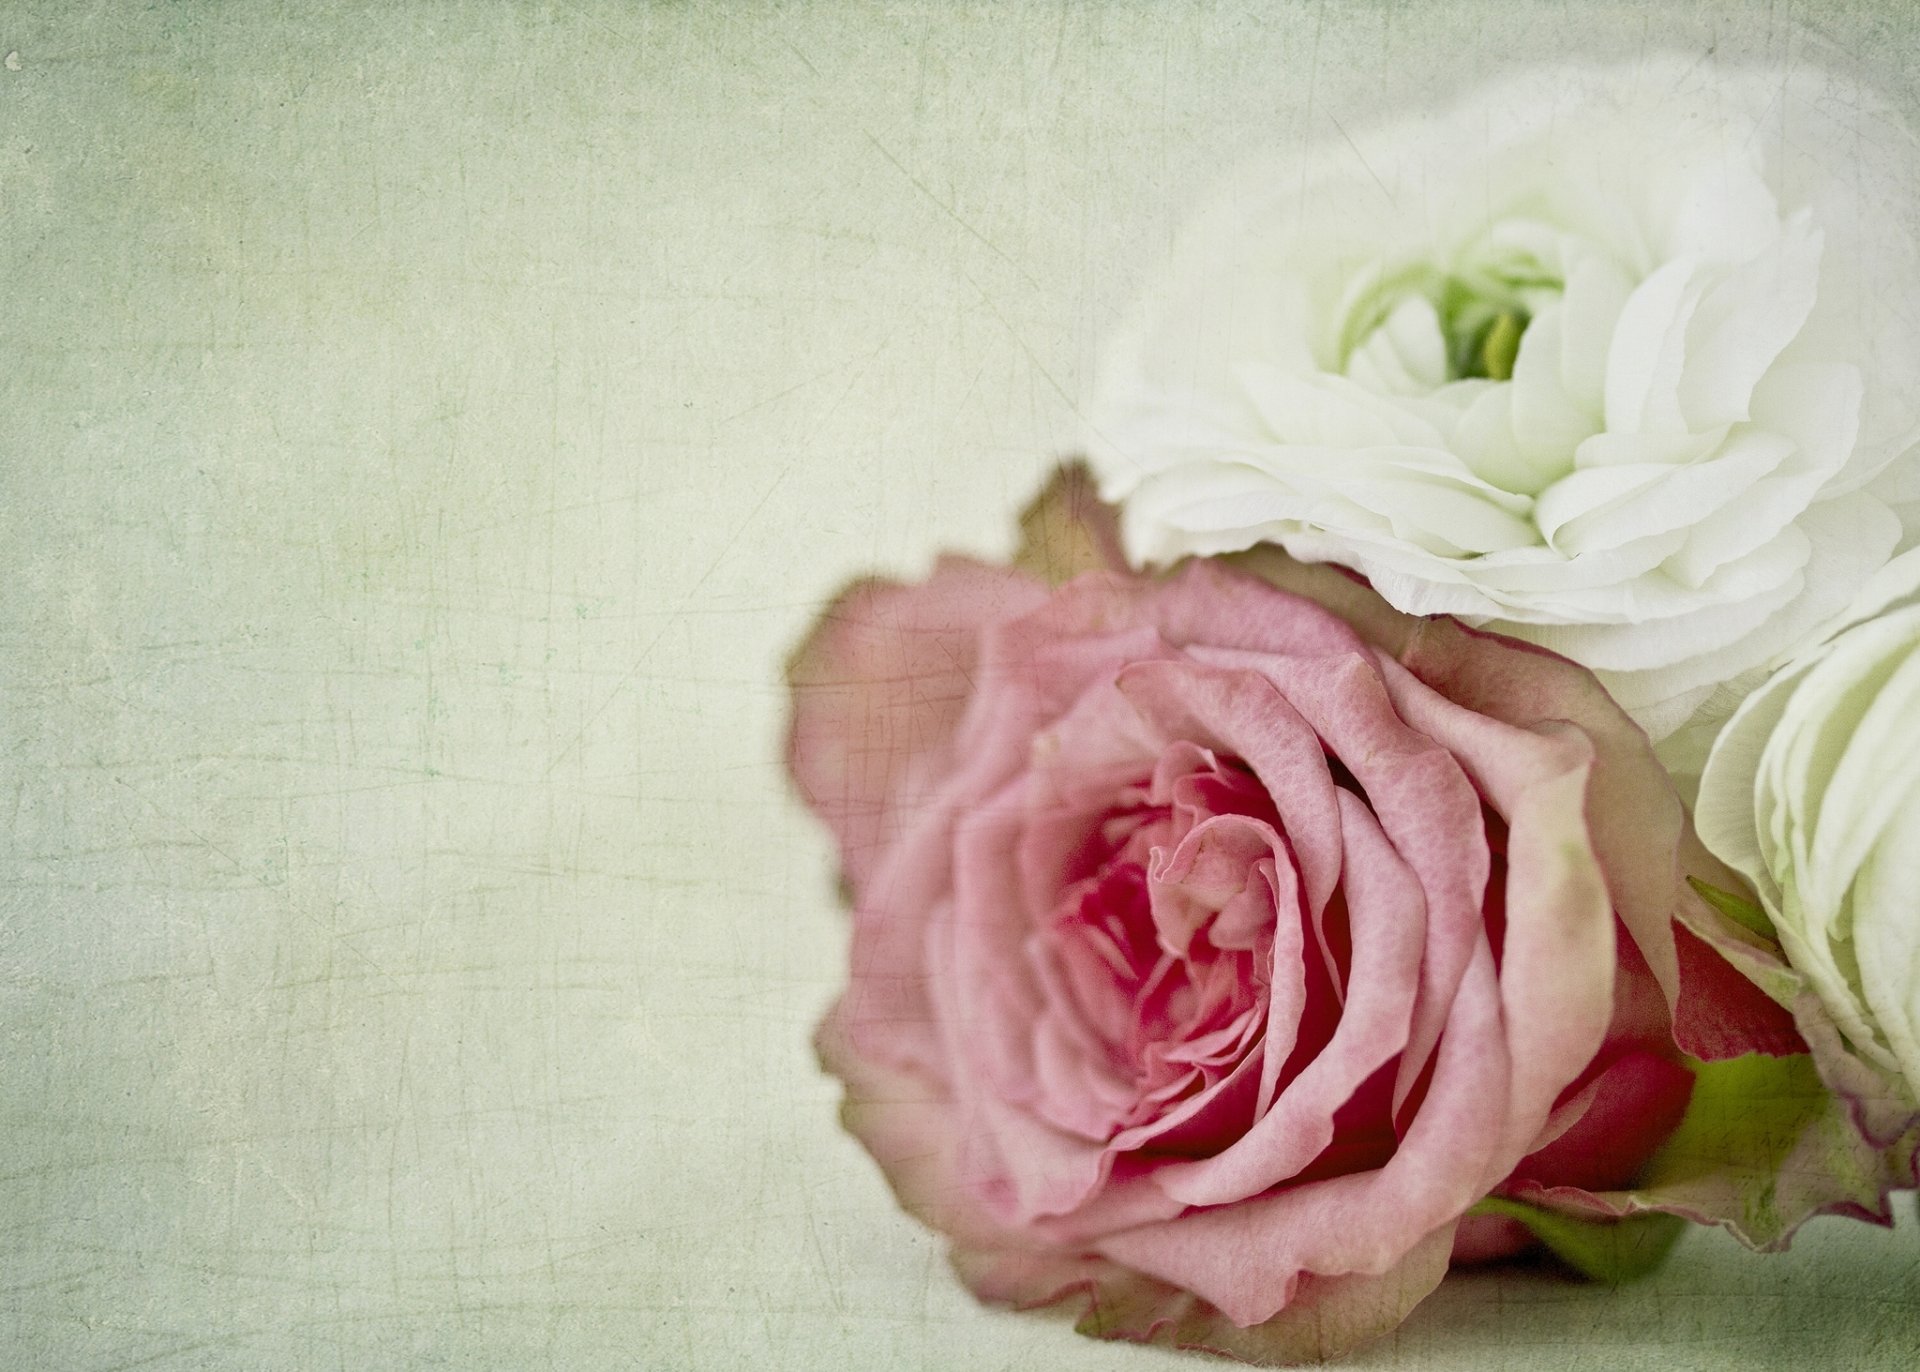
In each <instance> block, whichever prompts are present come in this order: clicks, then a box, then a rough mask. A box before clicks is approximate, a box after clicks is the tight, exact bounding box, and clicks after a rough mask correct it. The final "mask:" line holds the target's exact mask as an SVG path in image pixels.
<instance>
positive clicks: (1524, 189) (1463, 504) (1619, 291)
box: [1088, 59, 1920, 738]
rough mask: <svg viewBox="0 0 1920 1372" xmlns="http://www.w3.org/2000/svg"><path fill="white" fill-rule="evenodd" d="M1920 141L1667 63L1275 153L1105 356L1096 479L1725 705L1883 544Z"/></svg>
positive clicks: (1554, 74)
mask: <svg viewBox="0 0 1920 1372" xmlns="http://www.w3.org/2000/svg"><path fill="white" fill-rule="evenodd" d="M1914 152H1915V150H1914V145H1913V140H1912V138H1911V136H1910V135H1909V134H1908V133H1906V132H1905V130H1904V129H1903V128H1902V127H1901V126H1900V125H1899V124H1898V123H1897V122H1896V121H1894V120H1893V119H1891V118H1890V117H1889V116H1888V115H1887V114H1885V112H1884V111H1883V110H1882V109H1881V108H1880V107H1879V106H1877V105H1875V104H1873V102H1872V101H1871V99H1870V98H1869V97H1868V96H1867V95H1866V94H1865V93H1864V92H1861V91H1859V90H1856V89H1852V88H1850V87H1847V86H1845V85H1844V84H1842V83H1840V82H1838V81H1836V80H1834V79H1832V78H1828V77H1823V76H1821V75H1818V74H1816V73H1813V72H1809V71H1800V70H1795V71H1772V72H1760V71H1732V72H1729V71H1722V70H1716V69H1715V67H1714V66H1713V64H1712V63H1711V62H1710V61H1709V62H1702V63H1693V64H1688V63H1686V62H1682V61H1680V60H1678V59H1659V60H1655V61H1650V62H1647V63H1642V64H1640V65H1637V66H1630V67H1613V68H1587V67H1562V68H1553V69H1547V70H1537V71H1533V72H1531V73H1528V74H1526V75H1524V76H1521V77H1519V78H1517V79H1513V80H1510V81H1508V82H1506V83H1504V84H1501V85H1498V86H1495V87H1492V88H1490V89H1486V90H1483V91H1481V92H1479V93H1478V94H1476V95H1474V96H1473V97H1471V98H1470V99H1468V100H1467V101H1466V102H1465V103H1464V104H1461V105H1460V106H1458V107H1457V108H1455V109H1453V110H1452V111H1451V112H1450V113H1447V114H1444V115H1441V116H1438V117H1433V116H1429V117H1423V118H1420V119H1416V120H1412V121H1409V122H1406V123H1402V124H1399V125H1396V126H1392V127H1388V128H1384V129H1381V130H1378V131H1376V132H1374V133H1371V134H1356V135H1355V136H1354V137H1353V138H1352V139H1351V141H1349V140H1348V139H1346V138H1345V137H1344V136H1343V137H1340V138H1336V139H1334V140H1333V141H1332V142H1331V143H1329V144H1327V145H1326V146H1323V147H1321V148H1318V149H1315V150H1313V151H1311V152H1309V153H1307V154H1305V155H1303V156H1302V157H1300V158H1295V159H1291V160H1282V161H1280V162H1277V163H1272V164H1268V165H1265V166H1262V167H1259V168H1257V169H1255V170H1253V171H1252V172H1250V173H1249V174H1247V175H1245V176H1243V177H1242V178H1240V179H1237V180H1236V181H1235V182H1234V183H1233V184H1232V185H1231V186H1230V187H1229V188H1228V190H1227V192H1226V194H1224V195H1223V196H1222V198H1221V199H1220V200H1219V201H1218V202H1217V204H1215V205H1214V206H1213V207H1212V208H1211V210H1209V211H1207V212H1205V213H1203V214H1202V215H1201V216H1200V217H1199V219H1198V220H1197V221H1196V223H1195V224H1194V225H1193V226H1192V227H1191V229H1190V231H1189V232H1188V234H1187V236H1186V238H1185V239H1184V241H1183V243H1182V245H1181V247H1180V248H1179V249H1178V251H1177V252H1176V254H1175V259H1174V262H1173V264H1172V269H1171V271H1170V272H1169V274H1168V276H1167V278H1166V279H1165V280H1164V281H1163V282H1162V283H1161V285H1160V286H1159V287H1158V288H1157V289H1155V290H1154V291H1153V292H1152V293H1151V294H1150V295H1149V297H1148V298H1147V299H1146V300H1145V301H1144V302H1143V305H1142V307H1141V308H1140V310H1139V311H1138V314H1137V317H1136V318H1135V319H1134V321H1133V322H1132V324H1131V325H1130V326H1129V327H1127V328H1126V329H1125V330H1123V331H1122V333H1121V335H1120V336H1119V337H1117V338H1116V339H1115V340H1114V342H1113V344H1112V346H1111V347H1110V349H1109V351H1108V353H1107V355H1106V357H1105V359H1104V362H1103V366H1102V369H1101V373H1100V377H1099V381H1098V384H1097V386H1096V392H1095V395H1094V397H1093V400H1092V402H1091V405H1090V407H1089V411H1088V419H1089V434H1088V446H1089V449H1090V451H1091V454H1092V457H1093V460H1094V463H1095V466H1096V468H1097V470H1098V472H1099V474H1100V478H1101V484H1102V493H1103V494H1104V495H1105V496H1106V497H1107V498H1108V499H1111V500H1117V501H1123V502H1124V505H1125V530H1126V536H1127V539H1128V543H1129V548H1130V551H1131V552H1132V554H1133V555H1134V556H1135V557H1136V558H1138V559H1140V560H1142V561H1146V562H1168V561H1172V560H1174V559H1176V558H1178V557H1181V556H1183V555H1187V554H1205V553H1220V552H1229V551H1233V550H1237V549H1241V548H1246V547H1249V546H1251V545H1253V544H1255V543H1260V542H1271V543H1277V544H1280V545H1281V546H1283V547H1284V548H1285V549H1286V550H1287V551H1288V552H1290V553H1292V554H1293V555H1294V556H1295V557H1299V558H1302V559H1305V560H1309V561H1332V562H1340V563H1344V564H1346V565H1348V566H1351V567H1354V568H1356V569H1358V570H1359V571H1361V572H1363V573H1365V574H1366V576H1367V577H1368V578H1369V579H1370V580H1371V581H1372V582H1373V584H1374V586H1375V587H1376V588H1377V589H1378V590H1379V591H1380V592H1381V593H1382V594H1384V595H1385V596H1386V598H1387V599H1388V600H1390V601H1392V602H1393V604H1394V605H1396V606H1397V607H1399V608H1400V609H1402V610H1407V611H1410V612H1412V613H1415V614H1433V613H1441V612H1444V613H1449V614H1454V615H1459V616H1461V617H1462V618H1464V619H1467V620H1469V621H1470V622H1473V623H1477V624H1483V625H1487V626H1489V627H1492V628H1495V629H1498V630H1499V631H1501V632H1503V633H1508V634H1514V635H1516V636H1519V637H1522V638H1527V639H1530V640H1532V641H1533V642H1536V643H1539V644H1542V645H1544V646H1546V647H1548V648H1552V649H1554V650H1555V651H1558V652H1561V653H1563V654H1565V655H1567V656H1569V657H1572V658H1574V659H1576V660H1577V661H1580V662H1583V663H1585V664H1587V665H1588V666H1590V667H1593V668H1594V669H1595V670H1597V671H1598V672H1599V674H1600V676H1601V678H1602V679H1603V680H1604V681H1605V682H1606V684H1607V685H1608V687H1609V688H1610V689H1611V690H1612V691H1613V692H1614V694H1615V696H1616V697H1617V698H1618V699H1619V700H1620V702H1621V703H1622V704H1623V705H1625V706H1626V707H1627V708H1628V710H1629V711H1630V712H1631V713H1632V714H1633V715H1634V717H1635V718H1636V719H1638V720H1639V721H1640V722H1641V723H1642V724H1643V725H1644V726H1646V728H1647V729H1648V731H1649V732H1650V733H1652V734H1653V735H1654V736H1655V737H1656V738H1659V737H1662V736H1665V735H1667V734H1670V733H1672V732H1673V731H1674V730H1676V729H1677V728H1679V727H1680V726H1681V725H1682V724H1684V723H1686V722H1688V721H1689V720H1690V719H1693V718H1695V717H1696V716H1699V717H1702V718H1708V717H1711V718H1715V719H1719V718H1724V717H1725V715H1726V714H1727V713H1728V711H1729V710H1730V709H1731V704H1732V702H1733V701H1734V700H1737V699H1738V691H1739V690H1740V689H1741V688H1743V687H1744V686H1746V685H1749V684H1751V681H1752V678H1753V677H1754V676H1755V675H1757V669H1759V668H1761V667H1762V665H1763V664H1765V663H1768V662H1769V661H1772V660H1777V659H1778V658H1780V657H1781V656H1783V655H1785V654H1787V653H1789V652H1790V651H1792V649H1793V648H1794V647H1795V646H1796V645H1798V644H1799V643H1800V642H1802V641H1803V640H1804V639H1805V637H1806V635H1807V634H1808V633H1809V632H1810V631H1811V630H1812V629H1813V627H1814V626H1816V625H1817V624H1819V623H1820V622H1822V621H1823V620H1826V619H1828V618H1829V617H1831V616H1832V615H1834V614H1835V613H1837V612H1838V611H1839V610H1840V609H1841V608H1842V607H1844V606H1845V605H1846V603H1847V601H1848V599H1849V598H1850V597H1851V596H1852V594H1853V593H1854V591H1855V590H1856V589H1857V588H1858V587H1859V586H1860V584H1861V583H1862V582H1863V581H1864V580H1865V579H1866V578H1867V576H1869V575H1870V574H1871V573H1872V572H1873V571H1874V570H1875V569H1876V568H1878V567H1879V566H1880V565H1882V564H1883V563H1884V562H1885V561H1886V559H1887V558H1888V557H1889V556H1890V555H1891V554H1892V552H1893V551H1894V548H1895V546H1896V544H1897V542H1898V541H1899V539H1900V538H1901V528H1900V520H1899V519H1898V518H1897V517H1896V516H1895V515H1894V513H1893V512H1892V511H1891V509H1890V508H1889V505H1888V503H1887V499H1888V498H1900V499H1904V498H1908V497H1909V496H1910V495H1912V494H1915V493H1916V492H1912V491H1906V490H1904V489H1903V490H1890V489H1889V488H1888V487H1887V486H1886V485H1885V484H1884V481H1885V480H1886V479H1888V478H1894V479H1897V480H1910V479H1911V473H1909V472H1907V471H1905V470H1904V469H1906V468H1911V467H1912V466H1914V465H1915V464H1914V462H1911V461H1909V462H1904V463H1898V464H1896V459H1899V458H1901V457H1903V456H1904V455H1906V454H1908V452H1909V450H1910V449H1912V448H1913V446H1914V443H1915V439H1916V435H1917V434H1920V395H1917V392H1920V251H1916V246H1915V239H1914V232H1913V230H1914V226H1915V219H1916V214H1917V212H1916V208H1915V204H1914V200H1915V188H1916V184H1920V176H1916V173H1915V171H1914V168H1915V166H1916V164H1920V159H1917V158H1916V157H1915V156H1914ZM1883 474H1884V476H1883ZM1876 478H1882V481H1883V484H1882V485H1880V486H1872V485H1870V483H1873V482H1874V481H1875V479H1876ZM1883 497H1885V498H1883ZM1743 674H1745V677H1744V679H1743ZM1717 687H1723V688H1724V689H1722V690H1721V691H1720V695H1719V698H1718V699H1717V700H1716V699H1710V698H1712V697H1714V695H1715V691H1716V688H1717Z"/></svg>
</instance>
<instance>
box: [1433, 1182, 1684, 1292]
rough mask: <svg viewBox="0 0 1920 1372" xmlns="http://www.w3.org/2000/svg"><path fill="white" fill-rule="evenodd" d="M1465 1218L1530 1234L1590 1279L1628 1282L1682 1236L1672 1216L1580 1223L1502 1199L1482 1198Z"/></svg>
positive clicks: (1678, 1222) (1659, 1260) (1575, 1218)
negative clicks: (1515, 1225)
mask: <svg viewBox="0 0 1920 1372" xmlns="http://www.w3.org/2000/svg"><path fill="white" fill-rule="evenodd" d="M1467 1213H1468V1214H1469V1215H1500V1216H1502V1217H1504V1218H1506V1219H1510V1220H1518V1221H1519V1222H1520V1223H1521V1224H1524V1225H1526V1227H1527V1228H1528V1229H1530V1230H1532V1231H1533V1236H1534V1237H1535V1238H1537V1239H1539V1240H1540V1242H1541V1243H1543V1244H1545V1245H1546V1246H1547V1249H1548V1251H1549V1252H1551V1253H1552V1254H1553V1255H1554V1256H1555V1257H1556V1258H1558V1259H1560V1261H1561V1262H1564V1263H1565V1264H1567V1266H1569V1267H1571V1268H1573V1269H1574V1271H1576V1272H1578V1273H1579V1274H1580V1275H1581V1276H1583V1277H1589V1278H1591V1279H1592V1280H1594V1281H1603V1282H1625V1281H1633V1280H1635V1279H1637V1278H1640V1277H1644V1276H1646V1275H1647V1274H1648V1273H1650V1272H1653V1271H1654V1270H1655V1269H1657V1268H1658V1267H1659V1266H1660V1265H1661V1264H1662V1263H1664V1262H1665V1261H1666V1260H1667V1255H1668V1254H1669V1253H1671V1252H1672V1251H1673V1246H1674V1244H1676V1243H1677V1242H1679V1240H1680V1235H1681V1234H1683V1233H1685V1232H1686V1228H1687V1222H1686V1221H1685V1220H1683V1219H1681V1218H1680V1217H1679V1216H1678V1215H1665V1214H1660V1213H1658V1212H1654V1211H1648V1212H1645V1213H1642V1214H1637V1215H1628V1216H1625V1217H1624V1218H1621V1219H1617V1220H1614V1219H1583V1218H1581V1217H1579V1216H1577V1215H1567V1214H1562V1213H1561V1212H1559V1211H1557V1210H1549V1209H1546V1208H1545V1207H1544V1206H1539V1205H1530V1204H1528V1203H1527V1202H1526V1201H1517V1200H1512V1199H1510V1198H1508V1197H1506V1196H1488V1197H1487V1198H1486V1199H1485V1200H1483V1201H1481V1202H1480V1203H1479V1204H1477V1205H1475V1206H1474V1207H1473V1208H1472V1209H1471V1210H1469V1211H1467Z"/></svg>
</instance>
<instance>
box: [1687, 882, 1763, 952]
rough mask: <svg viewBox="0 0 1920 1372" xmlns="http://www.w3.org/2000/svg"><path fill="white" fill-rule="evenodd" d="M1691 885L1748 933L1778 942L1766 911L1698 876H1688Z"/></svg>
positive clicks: (1710, 903)
mask: <svg viewBox="0 0 1920 1372" xmlns="http://www.w3.org/2000/svg"><path fill="white" fill-rule="evenodd" d="M1687 885H1689V886H1691V887H1692V888H1693V889H1694V890H1695V891H1696V892H1697V893H1698V894H1699V896H1700V899H1702V900H1704V901H1705V902H1706V903H1707V904H1709V905H1711V906H1712V907H1713V908H1714V909H1716V910H1718V911H1719V912H1720V913H1721V914H1723V915H1725V916H1726V917H1727V918H1728V919H1730V920H1732V921H1733V922H1734V923H1735V924H1737V925H1739V926H1740V927H1741V928H1742V929H1745V930H1747V931H1748V932H1750V933H1755V934H1758V935H1760V937H1761V938H1763V939H1766V940H1767V941H1768V942H1769V943H1778V942H1779V941H1780V936H1779V935H1778V934H1776V933H1775V932H1774V931H1773V921H1772V920H1770V919H1768V918H1767V912H1766V911H1765V910H1762V909H1761V908H1760V907H1759V906H1758V905H1755V904H1754V903H1753V902H1752V901H1750V900H1747V899H1745V898H1744V897H1741V896H1737V895H1735V894H1734V893H1733V892H1731V891H1722V890H1721V889H1720V888H1719V887H1718V886H1709V885H1708V884H1707V883H1706V882H1704V881H1702V880H1700V878H1699V877H1688V878H1687Z"/></svg>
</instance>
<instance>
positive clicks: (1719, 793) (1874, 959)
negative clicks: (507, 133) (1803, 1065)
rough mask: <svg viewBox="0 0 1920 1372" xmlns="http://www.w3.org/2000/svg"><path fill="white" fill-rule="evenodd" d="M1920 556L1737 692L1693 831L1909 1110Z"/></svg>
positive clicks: (1915, 968) (1916, 1020) (1915, 1082)
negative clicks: (1740, 696) (1746, 892)
mask: <svg viewBox="0 0 1920 1372" xmlns="http://www.w3.org/2000/svg"><path fill="white" fill-rule="evenodd" d="M1916 723H1920V550H1916V551H1914V552H1908V553H1904V554H1902V555H1901V556H1900V557H1898V558H1896V559H1894V560H1893V561H1892V562H1890V563H1888V564H1887V565H1886V566H1885V567H1884V568H1882V569H1881V570H1880V572H1879V573H1878V574H1877V575H1875V576H1874V577H1873V578H1872V579H1871V580H1870V581H1869V582H1868V583H1867V586H1866V587H1865V589H1863V590H1862V592H1861V593H1860V596H1859V598H1858V600H1856V602H1855V603H1854V605H1853V606H1852V607H1851V608H1850V609H1849V610H1848V611H1847V612H1846V613H1845V614H1844V615H1842V616H1841V617H1840V618H1839V619H1838V620H1837V621H1836V622H1835V623H1834V624H1833V625H1832V626H1831V628H1830V630H1829V631H1828V632H1827V633H1826V634H1825V635H1824V636H1823V638H1822V641H1820V642H1819V643H1818V644H1816V645H1815V646H1814V647H1812V648H1810V649H1809V650H1808V651H1807V652H1805V653H1803V654H1802V655H1801V656H1799V657H1797V658H1795V659H1794V660H1793V661H1792V662H1790V663H1789V664H1788V665H1787V666H1786V667H1785V668H1784V669H1782V670H1781V671H1780V672H1779V674H1778V675H1776V676H1774V677H1773V678H1772V679H1771V680H1769V681H1768V682H1767V683H1766V684H1765V685H1764V686H1762V687H1760V688H1759V689H1758V690H1756V691H1755V692H1754V693H1753V694H1752V695H1750V696H1748V697H1747V700H1746V702H1745V703H1744V704H1743V705H1742V706H1741V707H1740V709H1739V711H1738V713H1736V714H1735V715H1734V717H1733V719H1732V720H1731V721H1730V722H1729V723H1728V724H1727V727H1726V729H1725V730H1724V731H1723V732H1722V733H1721V735H1720V737H1719V739H1718V740H1717V741H1716V742H1715V744H1714V747H1713V753H1712V755H1711V757H1709V759H1708V761H1707V766H1706V771H1705V774H1704V775H1703V776H1702V777H1701V781H1700V799H1699V804H1698V807H1697V809H1696V813H1695V825H1696V827H1697V828H1698V830H1699V833H1700V838H1701V840H1702V842H1704V843H1705V844H1706V845H1707V847H1708V848H1710V849H1711V850H1712V851H1713V852H1714V854H1715V855H1716V856H1718V857H1719V858H1720V859H1721V860H1722V861H1724V862H1726V863H1727V864H1728V865H1729V866H1731V867H1733V868H1734V869H1735V870H1737V871H1739V872H1740V873H1741V875H1743V876H1745V877H1746V878H1747V879H1748V880H1749V881H1751V882H1752V883H1753V885H1754V889H1755V890H1757V891H1758V892H1759V893H1760V900H1761V904H1762V905H1764V906H1765V908H1766V911H1767V913H1768V914H1769V915H1770V916H1771V917H1772V918H1773V921H1774V927H1775V929H1776V931H1777V932H1778V933H1779V935H1780V942H1781V947H1782V948H1783V949H1784V951H1785V952H1786V954H1787V959H1788V961H1789V962H1791V963H1792V964H1793V965H1794V967H1795V968H1796V969H1798V970H1799V972H1800V973H1801V975H1803V976H1804V977H1805V978H1806V979H1807V981H1808V982H1809V983H1810V984H1811V985H1812V987H1813V989H1814V990H1815V991H1816V992H1817V993H1818V994H1819V996H1820V999H1821V1000H1822V1002H1824V1003H1825V1005H1826V1007H1827V1009H1828V1010H1829V1011H1830V1012H1831V1014H1832V1015H1833V1019H1834V1022H1835V1023H1836V1024H1837V1025H1838V1026H1839V1028H1840V1030H1841V1032H1843V1033H1844V1034H1845V1035H1846V1036H1847V1039H1848V1041H1849V1043H1850V1044H1851V1046H1852V1047H1853V1049H1854V1051H1855V1052H1856V1053H1857V1054H1859V1056H1860V1057H1861V1058H1863V1059H1865V1060H1866V1061H1868V1062H1870V1063H1872V1064H1873V1065H1874V1066H1875V1067H1877V1068H1879V1069H1880V1070H1881V1071H1882V1072H1883V1073H1885V1074H1886V1075H1887V1076H1888V1077H1889V1078H1890V1079H1891V1080H1893V1081H1895V1082H1896V1083H1898V1082H1901V1081H1904V1083H1905V1085H1904V1094H1905V1096H1906V1098H1907V1099H1908V1100H1909V1101H1920V727H1916Z"/></svg>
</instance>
